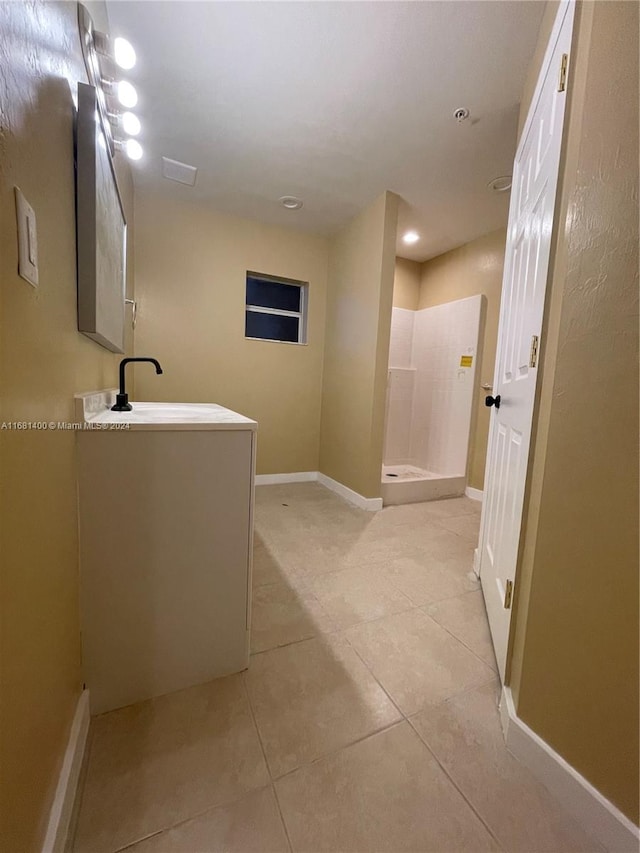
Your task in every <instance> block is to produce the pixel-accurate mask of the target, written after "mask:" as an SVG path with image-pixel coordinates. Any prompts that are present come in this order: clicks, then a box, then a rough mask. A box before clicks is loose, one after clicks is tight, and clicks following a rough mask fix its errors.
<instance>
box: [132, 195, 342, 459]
mask: <svg viewBox="0 0 640 853" xmlns="http://www.w3.org/2000/svg"><path fill="white" fill-rule="evenodd" d="M327 251H328V243H327V241H326V240H325V239H324V238H320V237H315V236H310V235H305V234H302V233H300V232H298V231H291V230H288V229H284V228H276V227H273V226H268V225H264V224H261V223H259V222H253V221H249V220H244V219H238V218H235V217H231V216H224V215H222V214H220V213H216V212H215V211H213V210H211V209H210V208H208V207H206V206H201V205H199V204H196V203H192V202H189V201H184V200H178V199H176V198H172V197H170V196H169V195H150V194H148V193H145V192H141V193H137V194H136V247H135V252H136V298H137V299H138V307H139V310H138V324H137V327H136V354H137V355H143V356H144V355H148V356H153V357H155V358H158V359H159V360H160V362H161V364H162V367H163V368H164V374H163V375H162V376H156V374H155V371H154V370H153V369H152V368H146V366H138V367H136V396H137V398H138V399H140V400H163V401H171V400H176V401H182V402H207V401H211V402H216V403H220V404H221V405H223V406H227V407H228V408H230V409H234V410H236V411H238V412H241V413H242V414H244V415H247V416H249V417H251V418H254V419H255V420H257V421H258V424H259V428H258V468H257V470H258V473H259V474H273V473H284V472H289V471H316V470H317V469H318V446H319V435H320V400H321V386H322V357H323V348H324V326H325V302H326V282H327ZM247 270H251V271H254V272H261V273H267V274H269V275H275V276H282V277H284V278H292V279H298V280H300V281H307V282H309V323H308V334H307V340H308V344H307V345H303V346H299V345H295V344H285V343H273V342H271V341H255V340H247V339H245V337H244V319H245V312H244V306H245V287H246V274H247Z"/></svg>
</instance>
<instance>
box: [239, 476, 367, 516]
mask: <svg viewBox="0 0 640 853" xmlns="http://www.w3.org/2000/svg"><path fill="white" fill-rule="evenodd" d="M311 482H317V483H320V484H321V485H322V486H325V488H327V489H331V491H332V492H335V493H336V494H337V495H340V497H341V498H344V499H345V500H347V501H349V503H352V504H354V505H355V506H357V507H359V508H360V509H366V510H369V511H370V512H377V511H378V510H379V509H382V498H365V497H364V496H363V495H360V494H358V492H354V491H353V489H350V488H349V487H348V486H343V485H342V483H339V482H338V481H337V480H333V479H332V478H331V477H327V475H326V474H321V473H320V472H319V471H294V472H292V473H291V474H256V486H275V485H278V484H279V483H311Z"/></svg>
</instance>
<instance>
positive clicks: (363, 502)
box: [318, 472, 382, 512]
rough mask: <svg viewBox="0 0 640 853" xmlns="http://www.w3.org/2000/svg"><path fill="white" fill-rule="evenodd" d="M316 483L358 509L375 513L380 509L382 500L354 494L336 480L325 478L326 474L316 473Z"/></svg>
mask: <svg viewBox="0 0 640 853" xmlns="http://www.w3.org/2000/svg"><path fill="white" fill-rule="evenodd" d="M318 482H319V483H320V484H321V485H322V486H325V487H326V488H327V489H331V491H332V492H335V493H336V494H337V495H340V497H341V498H344V499H345V500H346V501H349V503H352V504H354V505H355V506H357V507H359V508H360V509H366V510H369V512H377V511H378V510H380V509H382V498H365V497H364V496H363V495H361V494H359V493H358V492H354V491H353V489H350V488H349V487H348V486H343V484H342V483H339V482H338V481H337V480H333V479H332V478H331V477H327V475H326V474H321V473H320V472H318Z"/></svg>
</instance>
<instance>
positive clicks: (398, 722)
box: [273, 711, 408, 785]
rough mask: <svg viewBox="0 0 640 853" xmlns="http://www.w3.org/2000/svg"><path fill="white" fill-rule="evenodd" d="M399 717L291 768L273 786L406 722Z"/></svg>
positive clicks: (404, 718) (274, 780)
mask: <svg viewBox="0 0 640 853" xmlns="http://www.w3.org/2000/svg"><path fill="white" fill-rule="evenodd" d="M400 715H401V717H402V719H401V720H394V721H393V722H391V723H386V725H384V726H380V728H377V729H373V731H370V732H367V733H366V734H364V735H362V736H361V737H358V738H356V739H355V740H350V741H348V742H347V743H343V744H341V745H340V746H336V747H335V748H334V749H330V750H329V751H328V752H323V753H322V755H318V756H316V758H312V759H311V760H310V761H307V762H306V763H305V764H300V765H299V766H298V767H293V768H292V769H291V770H287V771H286V773H283V774H282V775H281V776H275V777H274V779H273V784H274V785H276V784H277V783H278V782H281V781H282V780H283V779H286V778H287V777H288V776H292V775H293V774H294V773H297V772H298V771H299V770H305V769H306V768H307V767H313V766H314V765H316V764H319V763H320V762H321V761H326V760H327V759H328V758H334V757H335V756H336V755H339V754H340V753H341V752H342V751H343V750H345V749H350V748H351V747H352V746H357V745H358V744H359V743H362V742H363V741H365V740H368V739H369V738H372V737H375V735H379V734H383V733H384V732H387V731H389V730H390V729H392V728H394V726H399V725H401V724H402V723H406V722H408V720H407V718H406V717H405V716H404V714H402V712H401V711H400Z"/></svg>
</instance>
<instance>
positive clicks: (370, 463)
mask: <svg viewBox="0 0 640 853" xmlns="http://www.w3.org/2000/svg"><path fill="white" fill-rule="evenodd" d="M398 202H399V199H398V196H396V195H395V194H393V193H388V192H387V193H383V194H382V195H381V196H380V197H379V198H377V199H376V200H375V202H373V203H372V204H371V205H369V207H367V208H366V209H365V210H364V211H363V212H362V213H361V214H359V215H358V216H357V217H356V218H355V219H353V220H352V221H351V222H350V223H349V224H348V225H347V226H346V227H345V228H343V229H342V231H341V232H340V233H339V234H338V235H337V236H336V237H335V238H334V239H333V240H332V241H331V246H330V252H329V285H328V293H327V331H326V345H325V357H324V377H323V386H322V430H321V437H320V471H322V473H323V474H326V475H328V476H329V477H332V478H333V479H335V480H338V482H340V483H343V484H344V485H346V486H348V487H349V488H351V489H354V490H355V491H356V492H359V493H360V494H361V495H364V496H365V497H369V498H374V497H379V496H380V483H381V470H382V444H383V432H384V407H385V395H386V385H387V367H388V361H389V332H390V328H391V306H392V299H393V275H394V266H395V239H396V222H397V216H398Z"/></svg>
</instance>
